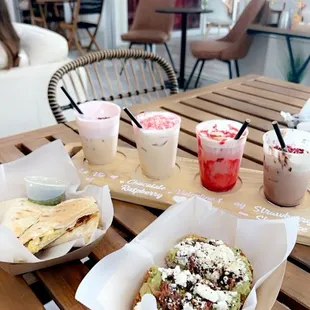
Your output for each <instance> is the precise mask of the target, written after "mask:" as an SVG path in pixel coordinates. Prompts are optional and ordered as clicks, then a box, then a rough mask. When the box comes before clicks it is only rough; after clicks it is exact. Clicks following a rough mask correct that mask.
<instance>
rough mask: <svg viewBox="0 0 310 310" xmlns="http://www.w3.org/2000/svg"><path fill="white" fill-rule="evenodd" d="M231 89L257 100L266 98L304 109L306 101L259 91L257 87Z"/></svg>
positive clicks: (231, 87)
mask: <svg viewBox="0 0 310 310" xmlns="http://www.w3.org/2000/svg"><path fill="white" fill-rule="evenodd" d="M229 89H233V90H237V91H239V92H243V93H246V94H250V95H254V96H256V97H257V98H264V99H269V100H274V101H276V102H281V103H286V104H289V105H292V106H295V107H298V108H302V107H303V105H304V104H305V100H302V99H297V98H292V97H288V96H285V95H279V94H276V93H273V92H271V91H267V90H263V89H257V88H255V87H249V86H246V85H232V86H230V87H229Z"/></svg>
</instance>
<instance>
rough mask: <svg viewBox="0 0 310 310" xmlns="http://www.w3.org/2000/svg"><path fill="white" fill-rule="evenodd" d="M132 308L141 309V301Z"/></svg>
mask: <svg viewBox="0 0 310 310" xmlns="http://www.w3.org/2000/svg"><path fill="white" fill-rule="evenodd" d="M133 310H141V302H138V303H137V304H136V306H135V307H134V309H133Z"/></svg>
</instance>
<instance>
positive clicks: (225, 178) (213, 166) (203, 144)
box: [196, 120, 248, 192]
mask: <svg viewBox="0 0 310 310" xmlns="http://www.w3.org/2000/svg"><path fill="white" fill-rule="evenodd" d="M241 126H242V124H241V123H238V122H234V121H229V120H212V121H206V122H203V123H200V124H199V125H198V126H197V127H196V134H197V141H198V160H199V168H200V179H201V183H202V185H203V186H204V187H205V188H206V189H208V190H210V191H214V192H226V191H229V190H231V189H232V188H233V187H234V186H235V184H236V182H237V179H238V173H239V169H240V164H241V160H242V156H243V150H244V146H245V142H246V139H247V136H248V129H246V130H245V132H244V133H243V135H242V136H241V137H240V139H239V140H234V138H235V136H236V134H237V133H238V131H239V129H240V128H241Z"/></svg>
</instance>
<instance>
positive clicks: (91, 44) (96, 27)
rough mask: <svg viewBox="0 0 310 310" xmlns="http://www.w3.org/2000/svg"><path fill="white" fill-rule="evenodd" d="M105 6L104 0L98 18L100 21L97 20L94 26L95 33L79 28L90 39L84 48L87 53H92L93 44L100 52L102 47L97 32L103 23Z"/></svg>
mask: <svg viewBox="0 0 310 310" xmlns="http://www.w3.org/2000/svg"><path fill="white" fill-rule="evenodd" d="M103 5H104V0H102V6H101V12H100V13H98V14H99V16H98V19H97V23H96V26H94V28H95V30H94V31H93V33H92V32H91V31H90V30H89V29H88V28H79V27H78V29H80V30H82V29H85V30H86V32H87V33H88V35H89V37H90V43H89V44H88V46H85V47H84V46H83V48H86V50H87V51H90V50H91V48H92V46H93V44H94V45H95V46H96V49H97V50H98V51H100V47H99V45H98V43H97V41H96V35H97V32H98V29H99V25H100V22H101V18H102V9H103ZM80 16H83V14H80Z"/></svg>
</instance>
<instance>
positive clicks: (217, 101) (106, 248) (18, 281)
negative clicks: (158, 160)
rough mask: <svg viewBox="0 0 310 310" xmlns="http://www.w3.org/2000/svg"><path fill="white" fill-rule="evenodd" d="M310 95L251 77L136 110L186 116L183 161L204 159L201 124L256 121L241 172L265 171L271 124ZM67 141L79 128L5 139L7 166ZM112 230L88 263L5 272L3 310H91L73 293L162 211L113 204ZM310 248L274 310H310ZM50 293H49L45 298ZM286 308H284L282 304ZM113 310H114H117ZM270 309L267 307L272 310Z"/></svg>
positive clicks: (299, 251)
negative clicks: (47, 309) (50, 307)
mask: <svg viewBox="0 0 310 310" xmlns="http://www.w3.org/2000/svg"><path fill="white" fill-rule="evenodd" d="M309 97H310V87H306V86H301V85H297V84H291V83H287V82H283V81H276V80H272V79H269V78H266V77H257V76H247V77H243V78H240V79H235V80H230V81H227V82H224V83H219V84H215V85H212V86H209V87H204V88H201V89H198V90H193V91H189V92H186V93H182V94H179V95H175V96H173V97H167V98H165V99H162V100H159V101H155V102H153V103H151V104H148V105H136V106H135V107H134V108H133V111H134V112H135V113H138V112H140V111H142V110H149V109H150V110H153V109H161V110H165V111H172V112H174V113H177V114H179V115H180V116H181V117H182V125H181V134H180V141H179V150H178V155H180V156H185V157H189V158H193V157H196V156H197V145H196V139H195V126H196V125H197V124H198V123H199V122H201V121H204V120H208V119H216V118H217V119H220V118H228V119H234V120H236V121H240V122H241V121H243V120H244V119H246V118H248V117H250V118H251V120H252V122H251V128H250V134H249V137H248V143H247V146H246V149H245V156H244V159H243V162H242V166H243V167H246V168H252V169H259V170H262V161H263V152H262V135H263V133H264V132H265V131H266V130H268V129H271V127H272V125H271V121H272V120H274V119H276V120H278V121H279V122H280V123H281V124H283V121H282V120H281V117H280V115H279V111H281V110H284V111H288V112H291V113H296V112H298V111H299V109H300V108H301V107H302V106H303V104H304V102H305V101H306V99H308V98H309ZM56 139H61V140H62V142H63V143H64V144H65V145H66V144H68V143H71V142H79V140H80V138H79V135H78V134H77V131H76V125H75V123H74V122H71V123H68V124H65V125H64V124H60V125H55V126H51V127H47V128H43V129H40V130H36V131H32V132H28V133H24V134H20V135H16V136H12V137H8V138H4V139H0V162H1V163H5V162H9V161H12V160H15V159H17V158H20V157H23V156H25V155H28V154H29V153H31V152H32V151H34V150H35V149H37V148H38V147H40V146H42V145H44V144H47V143H50V142H51V141H54V140H56ZM119 144H120V145H122V146H128V147H134V146H135V143H134V138H133V132H132V126H131V125H130V121H129V120H128V118H127V116H126V115H125V114H122V118H121V126H120V139H119ZM113 203H114V208H115V215H114V221H113V225H112V227H111V228H110V229H109V230H108V232H107V234H106V235H105V236H104V238H103V240H102V242H101V243H100V244H99V246H98V247H97V248H96V249H95V250H94V251H93V253H92V254H91V255H90V259H89V260H88V261H87V262H86V263H85V264H83V263H81V262H80V261H76V262H71V263H67V264H64V265H59V266H55V267H51V268H47V269H44V270H41V271H37V272H35V273H34V276H33V275H26V276H24V278H26V281H25V280H24V278H22V277H21V276H18V277H14V276H10V275H8V274H7V273H5V272H4V271H2V270H0V309H1V310H2V309H4V310H6V309H12V310H22V309H25V307H26V305H27V309H31V310H37V309H43V306H42V303H43V302H45V301H46V300H48V298H52V299H53V300H54V301H55V302H56V303H57V305H58V306H59V307H60V308H61V309H70V310H78V309H85V308H84V307H83V306H82V305H81V304H79V303H78V302H77V301H76V300H75V299H74V295H75V292H76V289H77V287H78V285H79V283H80V282H81V281H82V279H83V278H84V276H85V275H86V274H87V272H88V271H89V269H90V268H92V267H93V266H94V264H95V263H96V262H97V261H98V260H100V259H101V258H103V257H104V256H106V255H108V254H110V253H112V252H113V251H115V250H117V249H119V248H121V247H122V246H124V245H125V244H126V243H127V242H129V241H131V240H132V239H133V238H134V237H135V236H136V235H137V234H139V233H140V232H141V231H142V230H143V229H144V228H145V227H147V226H148V225H149V224H150V223H152V221H154V220H155V219H156V217H157V216H158V215H159V213H160V212H159V211H158V210H153V209H150V208H146V207H144V206H139V205H135V204H131V203H125V202H121V201H117V200H114V201H113ZM309 272H310V247H307V246H302V245H298V244H297V245H296V246H295V248H294V250H293V252H292V254H291V255H290V257H289V261H288V263H287V268H286V273H285V276H284V280H283V285H282V288H281V292H280V294H279V297H278V301H279V302H277V303H276V304H275V306H274V307H273V310H280V309H286V308H285V307H284V306H283V305H282V304H281V303H283V304H285V305H287V306H289V307H290V308H291V309H310V285H309V283H310V274H309ZM44 293H45V294H44ZM280 302H281V303H280ZM111 310H113V309H111ZM266 310H267V309H266Z"/></svg>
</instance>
